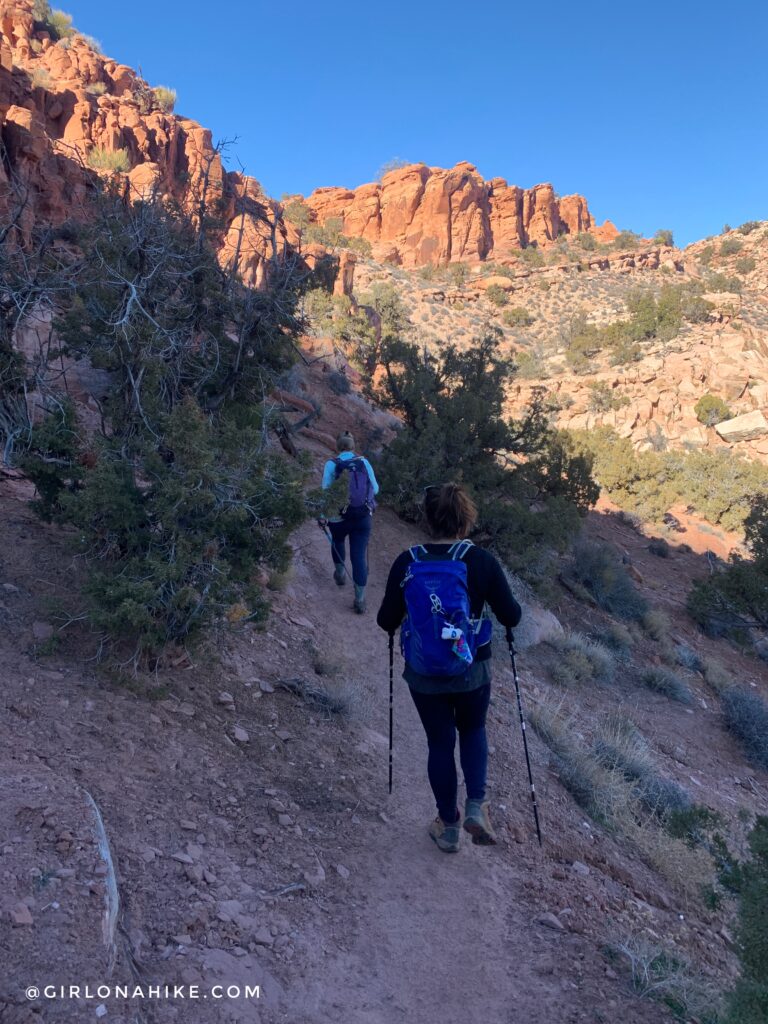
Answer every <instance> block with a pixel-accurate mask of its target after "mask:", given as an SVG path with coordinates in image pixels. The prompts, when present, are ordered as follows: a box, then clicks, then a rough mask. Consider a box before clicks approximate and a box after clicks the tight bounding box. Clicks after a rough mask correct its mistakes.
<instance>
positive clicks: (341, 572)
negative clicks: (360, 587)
mask: <svg viewBox="0 0 768 1024" xmlns="http://www.w3.org/2000/svg"><path fill="white" fill-rule="evenodd" d="M333 582H334V583H335V584H336V586H337V587H343V586H344V584H345V583H346V582H347V570H346V569H345V568H344V566H343V565H337V566H336V568H335V569H334V570H333Z"/></svg>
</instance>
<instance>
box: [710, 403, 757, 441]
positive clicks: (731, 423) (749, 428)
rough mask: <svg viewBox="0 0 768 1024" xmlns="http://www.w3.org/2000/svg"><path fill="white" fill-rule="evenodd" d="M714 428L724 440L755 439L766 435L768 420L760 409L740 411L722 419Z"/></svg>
mask: <svg viewBox="0 0 768 1024" xmlns="http://www.w3.org/2000/svg"><path fill="white" fill-rule="evenodd" d="M715 430H716V431H717V433H718V434H719V435H720V437H722V439H723V440H724V441H728V442H729V443H731V442H736V441H755V440H757V439H758V438H761V437H765V436H766V435H768V420H766V418H765V416H764V415H763V413H762V411H761V410H760V409H755V410H753V411H752V412H745V413H742V415H741V416H734V417H733V418H732V419H729V420H723V422H722V423H718V424H717V425H716V426H715Z"/></svg>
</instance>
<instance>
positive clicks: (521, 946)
mask: <svg viewBox="0 0 768 1024" xmlns="http://www.w3.org/2000/svg"><path fill="white" fill-rule="evenodd" d="M313 531H314V532H313ZM403 537H404V533H403V526H402V524H401V523H399V522H398V521H397V520H396V519H395V518H394V517H392V516H390V515H389V514H388V513H386V512H383V513H379V514H378V516H377V521H376V524H375V529H374V534H373V539H372V542H371V546H370V570H371V578H370V583H369V591H368V595H369V611H368V614H367V615H366V616H365V617H357V616H353V614H352V613H351V609H350V605H351V586H347V587H345V588H344V589H341V588H337V587H336V586H335V585H334V584H333V583H332V581H331V566H330V556H329V552H328V545H327V543H326V542H325V541H324V540H323V538H322V535H321V534H320V532H319V531H318V530H317V529H316V527H314V526H310V527H305V528H304V529H303V530H302V531H300V533H299V535H298V536H297V542H298V549H299V550H298V554H297V558H296V583H295V589H296V590H299V589H303V588H304V587H306V588H307V589H309V590H310V592H311V593H313V594H314V595H315V598H314V600H315V601H316V602H318V606H319V607H320V608H322V609H323V618H324V624H323V634H324V640H325V641H326V642H327V643H328V646H329V647H330V648H331V649H334V650H338V651H345V650H346V651H353V652H354V657H353V658H350V659H349V662H350V663H352V662H353V661H356V662H358V663H359V664H364V665H367V666H368V667H369V671H368V672H367V674H366V683H365V685H366V686H367V687H369V688H370V691H371V703H372V707H373V716H374V717H375V720H376V721H375V723H374V724H375V727H377V728H379V729H380V730H381V734H382V735H381V742H380V744H379V761H380V793H381V807H382V816H381V817H382V818H383V819H385V820H380V824H378V825H376V826H372V827H367V828H366V829H365V830H364V832H363V835H362V836H360V835H356V836H349V837H345V836H343V835H342V836H341V837H340V843H341V848H342V850H343V854H342V856H343V861H344V864H345V866H347V867H348V868H349V869H351V878H352V881H351V882H350V884H349V887H348V890H347V891H348V896H347V899H346V900H344V901H342V902H340V903H338V904H336V905H334V906H332V907H330V908H328V911H329V915H330V919H329V920H327V930H328V933H329V934H332V935H338V936H341V937H342V938H341V940H340V946H341V948H340V949H338V950H336V951H335V952H333V953H332V954H331V955H330V956H328V957H326V958H325V959H323V960H320V961H318V962H317V963H316V964H315V965H314V968H311V967H310V968H309V969H308V970H306V972H305V973H303V974H302V975H301V976H300V977H294V978H293V979H292V981H291V982H290V983H289V985H288V987H287V988H288V998H287V1001H286V1006H285V1009H284V1011H283V1012H282V1013H281V1014H279V1015H278V1016H276V1017H275V1020H280V1021H286V1022H287V1021H291V1022H292V1024H303V1022H304V1021H306V1022H310V1021H312V1022H314V1024H324V1022H326V1021H328V1022H331V1021H333V1022H336V1021H338V1020H345V1021H349V1022H354V1024H390V1022H392V1024H394V1022H396V1021H401V1020H402V1021H408V1022H409V1024H433V1022H437V1021H440V1022H444V1024H454V1022H455V1024H467V1022H469V1021H474V1020H488V1021H493V1022H496V1024H503V1022H509V1024H512V1022H513V1021H515V1022H517V1021H526V1022H529V1024H538V1022H541V1024H544V1022H548V1024H549V1022H552V1021H577V1020H612V1019H616V1018H614V1014H616V1012H617V1011H616V1009H615V1008H616V1006H617V999H616V993H615V992H610V993H609V992H607V991H605V990H604V985H603V988H601V987H600V978H599V976H600V974H602V973H603V971H604V967H602V966H601V965H600V964H599V963H598V964H597V965H595V966H596V971H595V972H593V978H592V980H589V979H588V978H587V979H585V978H584V976H583V973H582V969H581V967H580V966H579V965H580V960H581V959H583V958H584V955H585V954H584V950H585V948H586V947H585V944H584V943H583V940H582V939H581V938H580V936H578V935H575V934H569V933H568V931H567V930H563V931H558V930H555V929H552V928H548V927H544V926H542V925H541V924H539V923H537V922H536V921H535V918H536V917H537V916H539V915H540V914H541V913H542V910H545V909H546V908H543V907H542V906H541V905H540V903H538V905H537V902H538V901H537V898H536V893H537V890H539V889H540V888H541V886H540V884H537V876H539V877H540V876H541V875H542V874H547V875H548V874H549V870H550V868H549V863H548V861H549V857H548V855H547V851H546V849H545V850H544V851H541V852H540V851H539V850H538V849H537V847H536V843H535V837H534V833H533V824H532V820H531V821H529V820H528V816H529V807H528V804H527V789H526V786H525V782H524V779H523V772H524V767H523V764H522V761H521V760H519V759H521V758H522V750H521V743H520V740H519V736H518V735H511V734H510V724H511V720H510V719H509V718H508V717H506V716H505V719H504V724H503V726H502V725H494V724H492V725H491V727H490V744H491V749H492V751H493V753H492V757H491V780H490V781H491V795H492V797H493V799H494V804H495V805H496V810H495V820H496V821H497V822H498V824H499V826H500V835H501V840H502V841H501V844H500V845H499V846H497V847H495V848H482V847H475V846H473V845H472V843H471V841H470V839H469V837H468V836H466V835H464V836H463V841H462V847H461V850H460V852H459V853H458V854H457V855H446V854H443V853H441V852H440V851H438V850H437V848H436V847H435V846H434V844H433V843H432V841H431V840H430V839H429V837H428V835H427V833H426V825H427V824H428V822H429V821H430V820H431V818H432V817H433V816H434V813H435V811H434V802H433V798H432V794H431V791H430V789H429V786H428V782H427V778H426V739H425V737H424V734H423V731H422V729H421V725H420V723H419V720H418V717H417V714H416V711H415V708H414V707H413V704H412V701H411V700H410V697H409V695H408V692H407V687H406V684H405V682H404V681H403V680H402V679H401V678H400V672H401V669H402V662H401V660H400V656H399V653H398V654H396V669H395V671H396V681H395V737H396V738H395V774H394V777H395V783H394V792H393V795H392V796H391V797H388V796H387V793H386V744H385V739H384V736H383V733H384V731H385V728H386V701H387V661H386V636H385V634H383V633H382V632H381V631H380V630H379V629H378V627H377V626H376V624H375V611H376V609H377V608H378V606H379V603H380V601H381V597H382V595H383V590H384V583H385V581H386V575H387V571H388V569H389V566H390V564H391V562H392V561H393V559H394V558H395V556H396V555H397V554H398V553H399V551H400V550H402V547H403ZM418 539H421V538H418ZM307 611H308V613H309V614H311V613H312V611H313V609H312V608H311V607H310V608H308V609H307ZM505 686H506V697H507V698H509V697H511V693H510V691H509V689H508V687H509V677H508V674H507V673H506V671H505V669H503V668H501V670H499V668H497V671H496V697H495V700H494V704H497V703H498V701H499V700H502V699H503V698H502V696H501V694H502V692H503V690H504V688H505ZM493 707H494V705H493V704H492V710H491V720H492V721H493V719H494V718H498V716H494V710H493ZM502 729H503V730H504V731H503V734H502V733H501V730H502ZM510 747H512V748H514V749H512V750H511V752H510V753H509V754H508V755H507V751H508V750H509V748H510ZM507 756H509V757H512V758H518V760H519V763H518V764H516V765H514V766H513V767H511V770H510V766H509V765H507V766H505V767H504V768H502V763H503V762H504V761H506V759H507ZM537 771H538V772H539V774H540V775H541V774H542V773H543V772H544V767H543V765H542V764H538V765H537ZM505 799H506V800H507V801H508V802H509V803H510V804H514V805H515V808H514V811H513V812H511V813H504V812H505V811H506V809H507V808H506V804H505V803H504V800H505ZM460 800H463V794H460ZM500 800H501V808H502V809H501V810H499V806H498V805H499V802H500ZM513 821H514V822H517V824H516V825H513V824H512V822H513ZM544 827H545V829H546V827H547V825H546V822H545V824H544ZM513 835H516V838H517V840H518V843H519V841H520V840H521V839H523V842H524V845H518V843H516V842H515V841H514V839H513ZM345 839H348V840H349V842H348V843H347V842H345ZM563 920H564V921H565V920H566V918H565V917H564V918H563ZM593 955H594V953H593V951H592V950H590V951H589V956H590V957H592V956H593ZM594 974H597V978H598V980H597V981H596V980H595V978H594ZM602 980H603V982H604V979H602ZM625 999H626V996H625ZM622 1002H624V1000H622ZM628 1002H629V1003H630V1004H631V1006H629V1007H628V1006H627V1005H626V1004H625V1006H624V1008H623V1009H622V1012H621V1015H622V1017H623V1019H624V1020H625V1021H651V1020H653V1021H657V1020H660V1019H663V1016H664V1015H663V1013H662V1011H661V1010H660V1009H659V1007H657V1006H653V1005H648V1004H647V1003H645V1004H640V1003H635V1001H634V1000H631V999H630V1000H628Z"/></svg>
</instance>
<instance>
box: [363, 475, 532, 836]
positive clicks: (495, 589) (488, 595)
mask: <svg viewBox="0 0 768 1024" xmlns="http://www.w3.org/2000/svg"><path fill="white" fill-rule="evenodd" d="M423 511H424V518H425V520H426V525H427V528H428V530H429V533H430V535H431V536H432V538H433V540H432V542H430V543H428V544H426V545H424V544H419V545H416V546H415V547H412V548H409V550H408V551H404V552H402V554H400V555H398V557H397V559H396V560H395V562H394V563H393V565H392V568H391V569H390V572H389V578H388V580H387V588H386V592H385V594H384V600H383V601H382V604H381V608H380V609H379V613H378V616H377V619H376V621H377V622H378V624H379V626H380V627H381V628H382V629H383V630H386V632H387V633H389V635H390V659H391V650H392V638H393V635H394V633H395V630H396V629H397V628H398V627H401V632H400V643H401V649H402V653H403V657H404V659H405V669H404V671H403V678H404V679H405V681H406V682H407V683H408V687H409V689H410V692H411V696H412V698H413V702H414V704H415V705H416V710H417V711H418V714H419V717H420V719H421V723H422V725H423V726H424V731H425V732H426V735H427V743H428V747H429V756H428V761H427V773H428V776H429V783H430V786H431V787H432V792H433V793H434V796H435V802H436V804H437V814H438V816H437V818H436V819H435V821H433V822H432V824H431V825H430V826H429V835H430V836H431V838H432V839H433V840H434V841H435V843H436V844H437V846H438V848H439V849H440V850H443V851H444V852H445V853H455V852H456V851H457V850H458V849H459V839H460V837H461V829H462V825H463V827H464V829H465V830H466V831H467V832H469V833H470V834H471V836H472V841H473V842H474V843H477V844H480V845H490V844H493V843H495V842H496V833H495V832H494V829H493V826H492V824H491V820H490V816H489V812H488V800H487V799H486V779H487V772H488V740H487V737H486V732H485V719H486V714H487V711H488V705H489V702H490V698H491V662H490V658H491V634H492V622H491V620H490V618H489V617H488V615H487V610H486V609H487V606H488V607H490V609H491V611H492V612H493V614H494V615H495V616H496V618H497V619H498V620H499V622H500V623H501V624H502V625H503V626H506V627H507V630H508V632H509V631H510V630H511V629H512V627H514V626H516V625H517V624H518V622H519V621H520V616H521V609H520V605H519V604H518V603H517V601H516V600H515V598H514V597H513V596H512V591H511V590H510V588H509V583H508V582H507V578H506V576H505V575H504V570H503V569H502V567H501V565H500V564H499V562H498V561H497V560H496V558H495V557H494V556H493V555H492V554H491V553H490V552H489V551H484V550H483V549H482V548H478V547H475V546H474V544H472V542H471V541H469V540H467V539H466V538H467V536H468V535H469V533H471V531H472V529H473V527H474V525H475V523H476V521H477V509H476V508H475V505H474V503H473V501H472V499H471V498H470V496H469V495H468V494H467V492H466V491H465V490H464V488H463V487H462V486H461V485H460V484H454V483H449V484H442V485H437V486H433V487H427V488H426V489H425V492H424V502H423ZM509 635H510V636H511V633H509ZM390 664H391V661H390ZM390 702H391V695H390ZM390 709H391V703H390ZM390 714H391V710H390ZM457 732H458V735H459V757H460V761H461V768H462V771H463V773H464V781H465V784H466V789H467V798H466V804H465V809H464V816H463V819H462V815H461V814H460V813H459V808H458V778H457V774H456V762H455V756H454V748H455V746H456V733H457Z"/></svg>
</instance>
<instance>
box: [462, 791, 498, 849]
mask: <svg viewBox="0 0 768 1024" xmlns="http://www.w3.org/2000/svg"><path fill="white" fill-rule="evenodd" d="M464 829H465V831H467V832H469V834H470V835H471V836H472V842H473V843H476V844H477V845H479V846H493V845H495V843H496V833H495V832H494V831H493V825H492V824H491V819H490V817H489V815H488V801H487V800H467V804H466V807H465V809H464Z"/></svg>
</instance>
